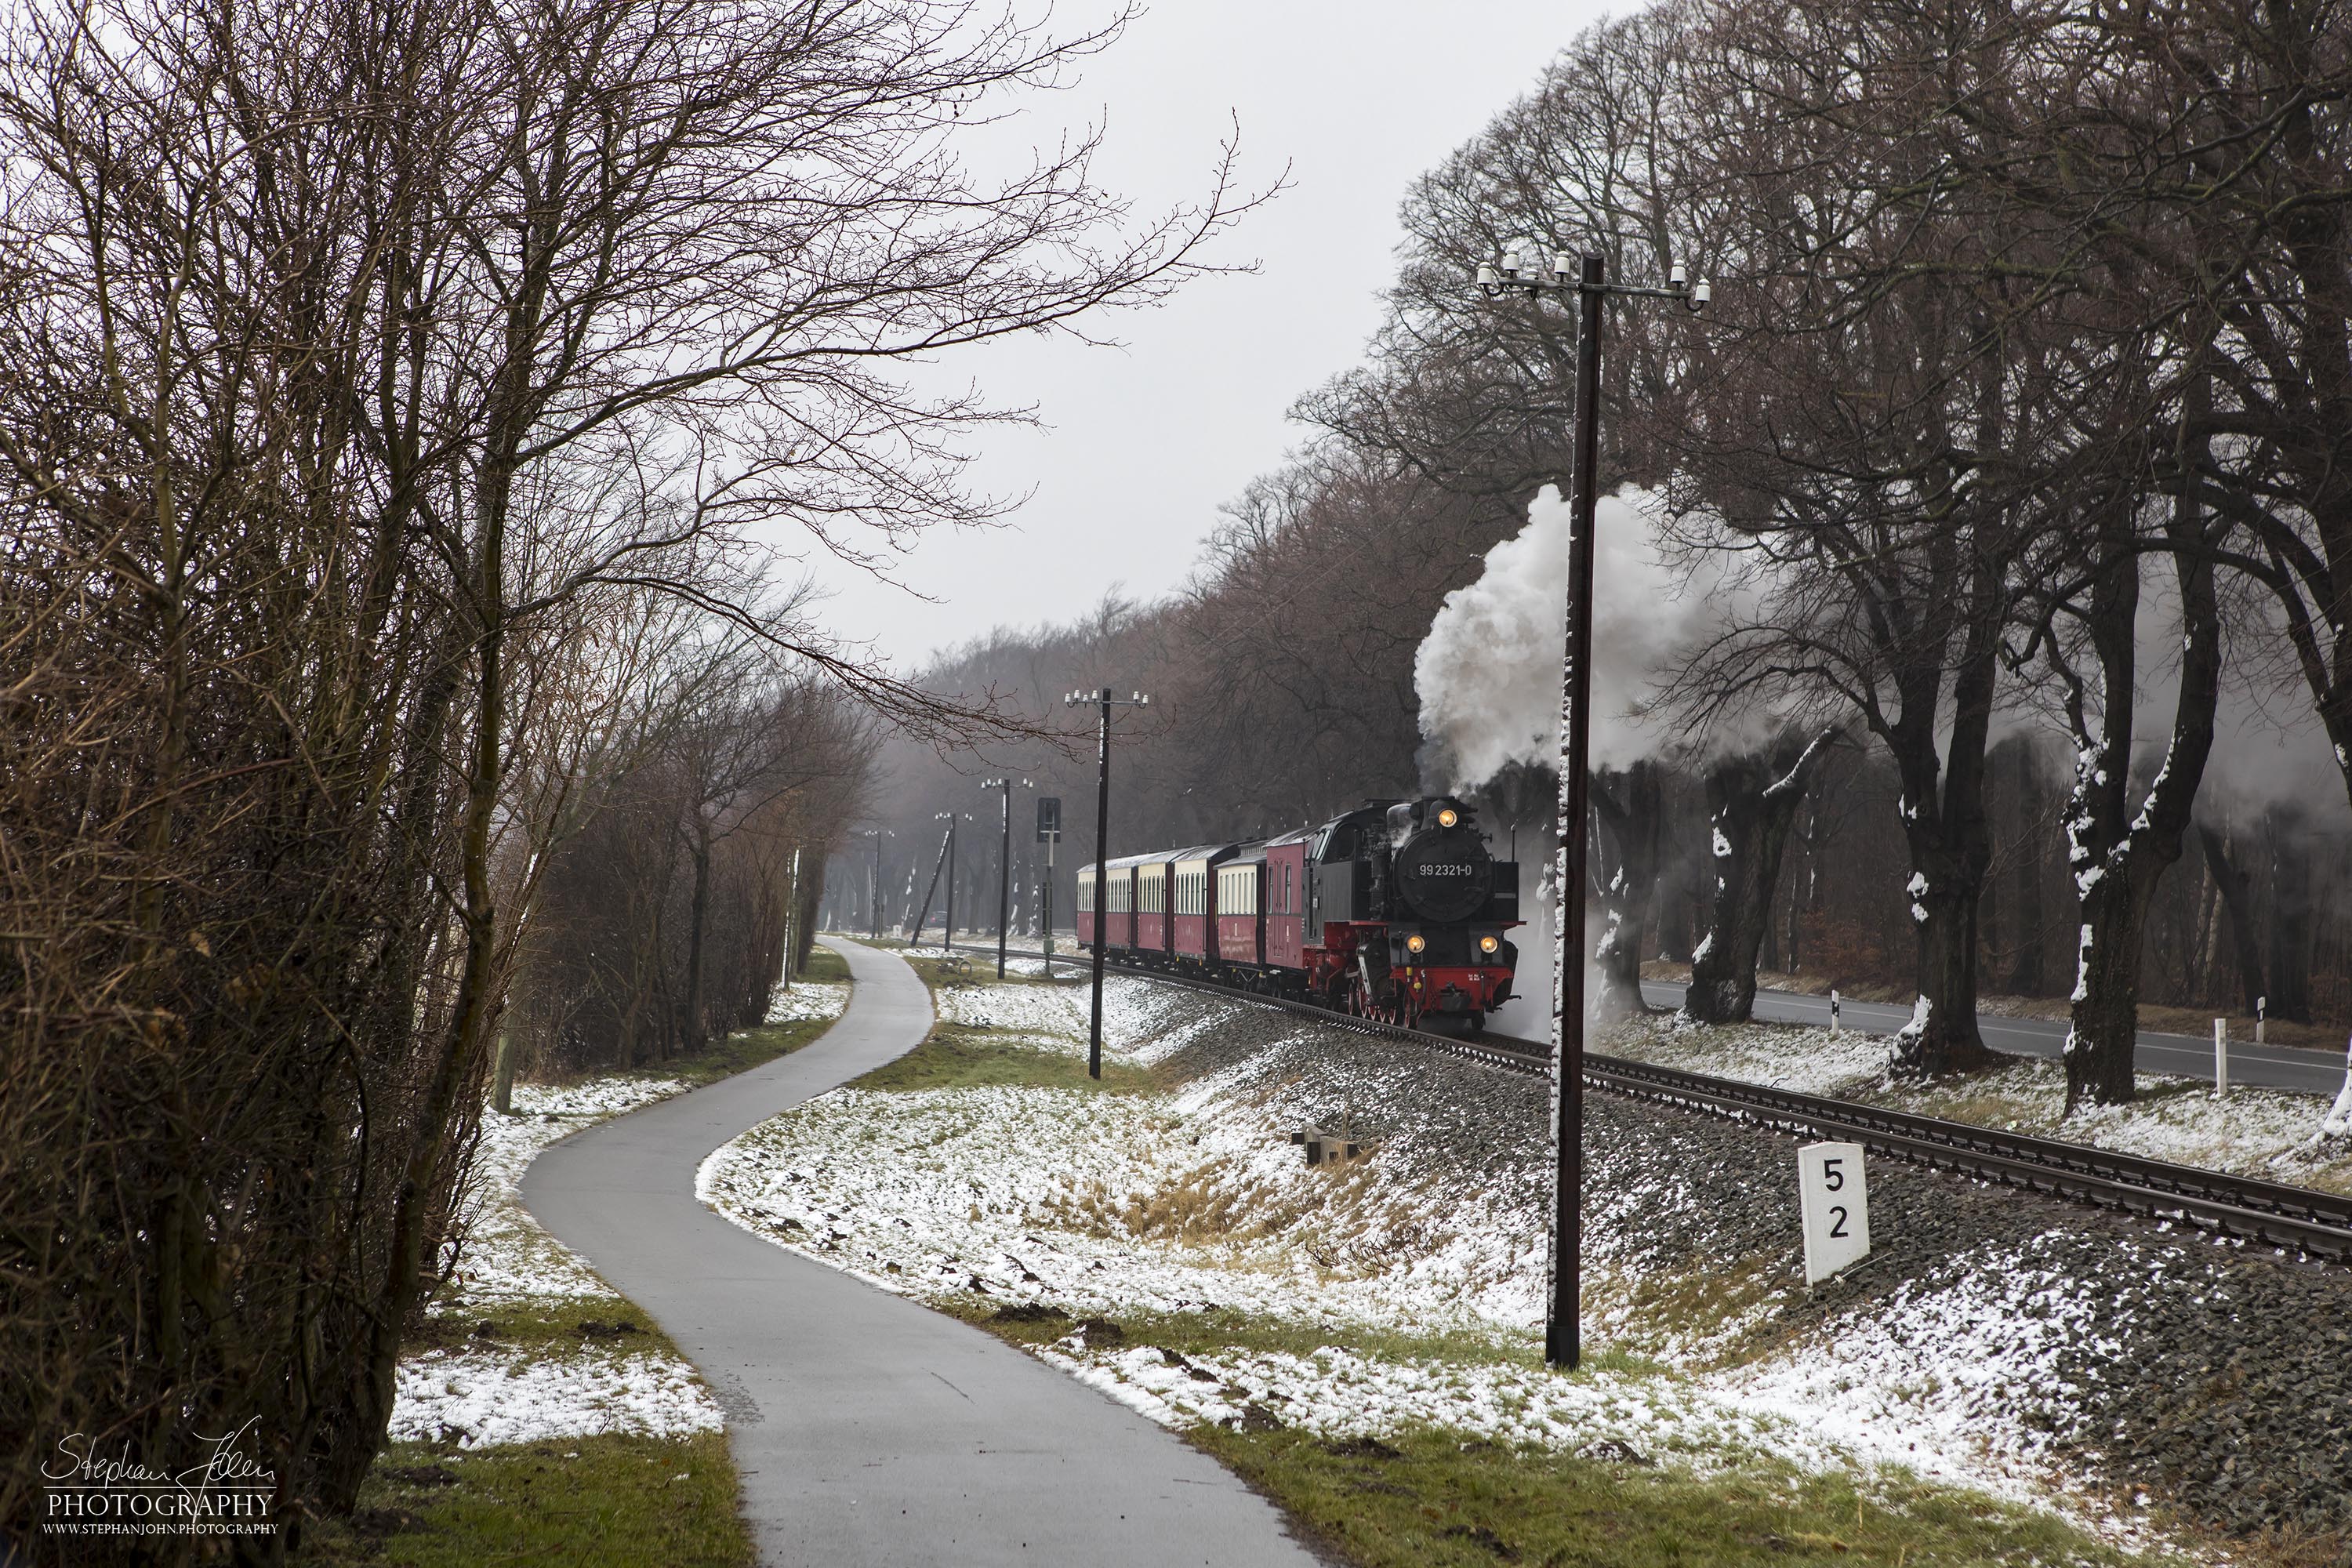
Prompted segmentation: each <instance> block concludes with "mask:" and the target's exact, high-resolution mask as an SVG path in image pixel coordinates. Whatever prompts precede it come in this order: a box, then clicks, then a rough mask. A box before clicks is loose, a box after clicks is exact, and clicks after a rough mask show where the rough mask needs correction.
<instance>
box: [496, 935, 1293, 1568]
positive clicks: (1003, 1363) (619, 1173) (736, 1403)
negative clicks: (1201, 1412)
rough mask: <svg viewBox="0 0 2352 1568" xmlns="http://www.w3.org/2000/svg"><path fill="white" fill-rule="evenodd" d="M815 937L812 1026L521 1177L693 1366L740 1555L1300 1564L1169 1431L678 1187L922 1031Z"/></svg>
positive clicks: (529, 1194)
mask: <svg viewBox="0 0 2352 1568" xmlns="http://www.w3.org/2000/svg"><path fill="white" fill-rule="evenodd" d="M826 945H828V946H830V947H832V948H834V949H835V951H836V952H840V953H841V954H842V956H843V957H845V958H846V959H847V960H848V961H849V967H850V972H851V973H852V974H853V975H854V976H855V977H856V987H855V988H854V989H853V990H852V992H851V993H850V1004H849V1010H848V1011H847V1012H846V1013H845V1014H844V1015H843V1016H842V1017H841V1019H840V1021H839V1022H837V1023H836V1024H835V1025H834V1026H833V1027H832V1028H831V1029H829V1030H827V1031H826V1032H825V1034H824V1037H823V1038H821V1039H820V1040H818V1041H817V1042H816V1043H815V1044H814V1045H811V1046H807V1047H803V1048H802V1049H801V1050H798V1051H795V1052H793V1054H792V1055H791V1056H788V1057H782V1058H778V1059H777V1060H775V1061H772V1062H770V1063H769V1064H768V1065H766V1066H765V1067H761V1068H753V1069H752V1070H751V1071H750V1072H746V1073H741V1074H739V1075H737V1076H736V1077H734V1078H731V1079H724V1080H722V1081H721V1082H719V1083H715V1084H711V1085H709V1086H708V1087H706V1088H702V1089H696V1090H694V1091H693V1092H692V1093H690V1094H683V1095H679V1096H677V1098H676V1099H673V1100H664V1101H662V1102H660V1103H659V1104H656V1105H651V1106H648V1107H646V1109H645V1110H638V1111H634V1112H632V1113H631V1114H629V1115H627V1116H623V1117H620V1118H617V1119H615V1120H614V1121H608V1122H605V1123H604V1124H602V1125H600V1126H597V1127H593V1128H590V1129H588V1130H587V1131H583V1132H581V1133H580V1134H578V1135H577V1136H575V1137H572V1138H568V1139H566V1140H564V1141H563V1142H561V1143H558V1144H556V1145H555V1146H553V1147H552V1148H551V1149H549V1150H547V1151H546V1152H543V1153H541V1155H540V1156H539V1158H538V1159H537V1160H535V1161H534V1162H532V1163H531V1166H530V1171H529V1172H528V1173H526V1175H525V1176H524V1178H523V1184H522V1196H523V1202H524V1203H525V1205H528V1206H529V1207H530V1212H531V1213H532V1214H533V1215H537V1216H538V1218H539V1220H540V1223H541V1224H542V1225H544V1226H546V1227H547V1228H548V1229H549V1230H550V1231H552V1232H553V1233H554V1234H555V1236H556V1237H558V1238H560V1239H561V1240H562V1242H563V1243H564V1244H565V1245H566V1246H568V1247H571V1248H572V1250H573V1251H575V1252H577V1253H579V1254H580V1255H581V1256H583V1258H587V1260H588V1261H589V1262H590V1263H591V1264H592V1265H593V1266H594V1268H595V1269H596V1271H597V1272H598V1273H599V1274H602V1275H603V1276H604V1278H605V1279H607V1280H608V1281H610V1282H611V1283H612V1285H613V1286H614V1289H619V1290H621V1291H622V1292H624V1293H625V1294H626V1295H627V1296H628V1297H629V1298H630V1299H631V1300H635V1302H636V1303H637V1305H639V1306H640V1307H642V1308H644V1309H645V1310H646V1311H647V1312H649V1313H651V1314H652V1315H653V1317H654V1319H655V1321H657V1322H659V1323H660V1324H661V1326H662V1327H663V1329H664V1330H666V1331H667V1332H668V1333H669V1335H670V1337H671V1338H672V1339H674V1340H676V1341H677V1343H678V1345H679V1346H680V1347H681V1348H682V1349H683V1350H684V1351H685V1352H686V1353H687V1354H688V1356H690V1357H691V1358H693V1361H694V1363H695V1365H696V1366H698V1367H699V1368H700V1369H701V1371H702V1375H703V1377H704V1378H705V1379H706V1380H707V1381H708V1382H709V1384H710V1386H711V1388H712V1390H713V1391H714V1392H715V1393H716V1394H717V1395H718V1398H719V1405H720V1407H721V1408H722V1409H723V1410H724V1411H725V1412H726V1415H727V1427H728V1433H729V1436H730V1442H731V1443H732V1445H733V1447H734V1452H735V1462H736V1465H737V1467H738V1468H740V1470H741V1472H742V1476H743V1495H744V1510H745V1513H746V1516H747V1517H748V1518H749V1519H750V1520H751V1524H752V1528H753V1530H754V1531H755V1533H756V1534H757V1536H758V1538H759V1543H760V1561H761V1563H765V1564H770V1565H783V1564H791V1565H793V1568H798V1565H800V1564H811V1565H823V1568H856V1565H859V1564H866V1563H871V1564H875V1565H877V1568H918V1565H920V1564H926V1563H940V1564H955V1565H957V1568H962V1565H965V1564H986V1563H1033V1564H1054V1565H1059V1564H1087V1565H1091V1564H1096V1563H1118V1564H1121V1565H1122V1568H1126V1565H1137V1568H1158V1565H1161V1564H1165V1565H1167V1568H1178V1565H1180V1564H1181V1565H1191V1564H1202V1563H1209V1564H1216V1565H1217V1568H1227V1565H1232V1568H1256V1565H1258V1564H1267V1565H1274V1564H1281V1565H1284V1568H1309V1565H1311V1564H1312V1563H1314V1562H1315V1559H1314V1558H1313V1557H1312V1556H1311V1555H1310V1554H1309V1553H1308V1552H1307V1551H1306V1550H1305V1549H1304V1548H1302V1547H1300V1546H1299V1545H1298V1544H1297V1543H1296V1542H1293V1541H1292V1540H1291V1539H1290V1538H1289V1537H1288V1535H1287V1534H1286V1532H1285V1529H1284V1524H1283V1520H1282V1516H1281V1514H1280V1513H1279V1512H1278V1511H1277V1510H1276V1509H1275V1508H1274V1506H1273V1505H1272V1504H1270V1503H1268V1502H1266V1501H1265V1500H1264V1499H1262V1498H1260V1497H1258V1496H1257V1495H1256V1494H1255V1493H1254V1492H1252V1491H1251V1490H1250V1489H1248V1488H1246V1487H1244V1485H1243V1484H1242V1483H1241V1482H1240V1481H1239V1480H1237V1479H1234V1476H1233V1475H1232V1474H1231V1473H1229V1472H1228V1471H1226V1470H1225V1469H1224V1468H1222V1467H1221V1466H1219V1465H1218V1464H1217V1463H1216V1462H1215V1461H1213V1460H1212V1459H1210V1458H1207V1457H1206V1456H1205V1455H1202V1454H1200V1453H1198V1452H1196V1451H1194V1450H1193V1449H1192V1448H1190V1447H1186V1446H1185V1445H1184V1444H1183V1443H1182V1442H1181V1441H1180V1440H1179V1439H1178V1438H1177V1437H1176V1436H1173V1435H1172V1434H1171V1433H1169V1432H1167V1431H1165V1430H1164V1429H1162V1428H1160V1427H1159V1426H1154V1425H1152V1424H1151V1423H1150V1422H1149V1421H1147V1420H1145V1419H1144V1418H1143V1417H1142V1416H1140V1415H1137V1414H1136V1413H1135V1412H1133V1411H1131V1410H1129V1409H1128V1408H1127V1407H1126V1406H1124V1405H1118V1404H1116V1403H1114V1402H1113V1401H1111V1400H1110V1399H1108V1398H1107V1397H1105V1396H1104V1395H1102V1394H1098V1393H1097V1392H1095V1391H1094V1390H1093V1389H1091V1388H1088V1387H1087V1386H1086V1385H1085V1384H1081V1383H1078V1382H1077V1381H1076V1380H1075V1379H1073V1378H1069V1377H1066V1376H1065V1375H1064V1374H1062V1373H1058V1372H1056V1371H1055V1370H1054V1369H1052V1368H1051V1367H1048V1366H1046V1365H1045V1364H1044V1363H1040V1362H1038V1361H1036V1360H1034V1359H1033V1358H1031V1357H1030V1356H1028V1355H1025V1354H1024V1353H1023V1352H1020V1351H1018V1350H1015V1349H1013V1347H1012V1346H1010V1345H1007V1344H1005V1343H1003V1342H1001V1341H999V1340H996V1339H994V1338H992V1337H991V1336H990V1335H988V1334H985V1333H982V1331H979V1330H978V1329H974V1328H970V1327H967V1326H966V1325H964V1324H962V1323H960V1322H957V1321H955V1320H954V1319H952V1318H948V1317H943V1316H941V1315H940V1314H939V1313H936V1312H932V1311H929V1310H926V1309H924V1308H921V1307H919V1306H916V1305H915V1304H914V1303H912V1302H910V1301H908V1300H902V1299H901V1298H898V1297H896V1296H892V1295H889V1294H887V1293H886V1292H884V1291H880V1290H877V1289H874V1288H872V1287H871V1286H868V1285H866V1284H864V1283H862V1282H860V1281H858V1280H856V1279H852V1278H850V1277H849V1276H848V1275H845V1274H843V1273H841V1272H839V1271H838V1270H835V1269H832V1268H826V1267H825V1266H824V1265H823V1264H821V1263H815V1262H812V1261H811V1260H809V1259H808V1258H803V1257H800V1256H799V1255H797V1254H795V1253H790V1252H786V1251H785V1250H784V1249H783V1248H782V1247H776V1246H773V1245H772V1244H771V1243H769V1242H766V1241H763V1240H761V1239H760V1238H759V1237H755V1236H753V1235H751V1233H750V1232H748V1231H745V1230H742V1229H741V1228H740V1227H738V1226H734V1225H730V1223H728V1222H727V1221H726V1220H724V1219H722V1218H720V1217H719V1215H716V1214H714V1213H712V1212H711V1211H710V1210H709V1209H708V1208H705V1207H704V1206H703V1205H701V1204H699V1203H698V1202H697V1201H696V1200H695V1196H694V1173H695V1170H696V1168H697V1167H698V1166H699V1165H700V1164H701V1163H702V1161H703V1158H704V1156H706V1155H707V1154H709V1152H710V1151H712V1150H713V1149H716V1148H717V1147H718V1146H719V1145H720V1144H721V1143H724V1142H728V1141H729V1140H730V1139H732V1138H734V1137H735V1136H737V1135H738V1134H739V1133H740V1132H742V1131H745V1130H746V1129H748V1128H750V1127H752V1126H754V1125H755V1124H757V1123H759V1122H761V1121H766V1120H767V1119H768V1118H769V1117H771V1116H773V1115H775V1114H777V1113H778V1112H779V1111H782V1110H789V1109H790V1108H791V1107H793V1106H795V1105H798V1104H800V1103H801V1102H802V1101H803V1100H807V1099H809V1098H810V1097H811V1096H813V1095H817V1094H822V1093H823V1092H824V1090H826V1089H831V1088H833V1087H834V1086H835V1085H836V1084H840V1083H844V1082H846V1081H847V1080H849V1079H853V1078H856V1077H857V1076H858V1075H859V1074H861V1073H864V1072H866V1071H869V1070H871V1069H872V1068H877V1067H879V1066H880V1065H882V1064H883V1063H884V1062H887V1061H889V1060H891V1059H892V1058H896V1057H898V1056H901V1055H904V1054H905V1053H906V1052H908V1051H909V1050H911V1049H913V1048H914V1047H915V1046H916V1045H918V1044H919V1043H920V1042H921V1040H922V1038H923V1037H924V1035H925V1034H926V1033H927V1032H928V1031H929V1028H930V1026H931V1018H932V1014H931V1002H930V995H929V992H928V991H926V990H925V988H924V986H923V984H922V982H921V981H920V980H919V978H917V977H916V975H915V973H914V972H913V971H912V970H911V969H909V968H908V967H907V965H906V964H905V963H903V962H901V961H900V960H899V959H898V958H896V957H894V956H892V955H890V954H888V953H887V952H879V951H877V950H875V949H873V948H868V947H865V946H862V945H860V944H858V943H856V942H833V941H828V942H827V944H826Z"/></svg>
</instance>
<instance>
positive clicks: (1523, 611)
mask: <svg viewBox="0 0 2352 1568" xmlns="http://www.w3.org/2000/svg"><path fill="white" fill-rule="evenodd" d="M1656 506H1657V498H1656V497H1655V496H1654V495H1653V494H1652V493H1650V492H1649V491H1646V490H1641V489H1633V488H1632V487H1631V486H1628V487H1627V488H1626V489H1622V490H1619V491H1618V492H1617V493H1616V494H1614V495H1610V496H1604V497H1602V498H1601V501H1600V503H1599V505H1598V506H1597V507H1596V509H1595V511H1594V530H1593V604H1592V645H1593V665H1592V752H1591V756H1592V765H1593V766H1594V767H1596V768H1622V767H1628V766H1630V765H1632V764H1633V763H1636V762H1639V761H1641V760H1642V759H1643V757H1647V756H1653V755H1655V754H1656V753H1657V752H1659V751H1661V750H1662V749H1664V744H1665V741H1666V739H1667V738H1666V737H1665V736H1664V735H1662V734H1661V733H1660V732H1659V731H1658V730H1657V729H1656V728H1655V726H1654V721H1653V720H1652V718H1651V717H1650V715H1649V714H1648V711H1647V709H1648V705H1649V703H1650V701H1651V700H1652V698H1653V696H1654V684H1655V681H1656V679H1657V678H1658V676H1659V675H1660V674H1661V673H1663V672H1664V670H1665V669H1666V668H1668V667H1669V666H1670V665H1671V663H1672V662H1673V660H1674V659H1675V656H1676V655H1677V654H1679V653H1680V652H1682V651H1683V650H1685V648H1687V647H1689V646H1690V644H1691V643H1692V641H1693V640H1694V639H1695V638H1696V637H1701V636H1703V635H1705V634H1706V633H1707V632H1710V631H1712V630H1714V629H1715V628H1716V627H1717V626H1720V625H1722V624H1723V622H1724V620H1725V617H1726V615H1727V611H1728V610H1729V609H1730V608H1731V607H1732V606H1731V605H1730V604H1729V602H1728V601H1729V595H1727V591H1726V587H1725V584H1724V582H1723V579H1722V574H1721V572H1720V569H1719V568H1713V567H1708V566H1706V565H1702V566H1701V567H1699V568H1698V569H1697V570H1696V572H1693V571H1692V570H1691V569H1689V568H1687V567H1685V566H1684V565H1681V564H1677V563H1669V562H1668V561H1667V560H1666V559H1665V558H1664V555H1663V554H1662V553H1661V552H1660V550H1659V548H1658V538H1659V530H1658V525H1657V522H1656V521H1655V520H1654V512H1655V509H1656ZM1569 522H1570V507H1569V505H1568V503H1567V502H1566V501H1565V500H1561V499H1560V495H1559V491H1558V490H1557V489H1553V488H1552V487H1551V486H1549V485H1547V486H1545V487H1544V489H1542V491H1541V492H1539V493H1538V495H1537V497H1536V499H1535V500H1533V501H1531V502H1529V503H1528V525H1527V527H1526V528H1524V529H1522V530H1520V531H1519V532H1518V534H1517V536H1516V537H1514V538H1510V539H1507V540H1505V541H1503V542H1502V543H1500V544H1497V545H1496V546H1495V548H1494V549H1492V550H1490V551H1488V552H1486V570H1485V571H1484V572H1483V573H1481V574H1480V575H1479V577H1478V580H1477V581H1476V582H1475V583H1472V584H1469V585H1468V586H1466V587H1463V588H1457V589H1455V590H1454V592H1453V593H1451V594H1448V595H1446V596H1445V602H1444V605H1441V606H1440V607H1439V609H1438V612H1437V616H1436V618H1435V619H1434V620H1433V621H1432V622H1431V623H1430V626H1429V636H1428V637H1426V638H1424V639H1423V642H1422V645H1421V651H1420V652H1419V653H1417V654H1415V655H1414V656H1413V687H1414V689H1415V690H1416V691H1417V692H1418V693H1419V694H1420V697H1421V732H1422V736H1423V740H1424V741H1425V742H1427V746H1426V747H1425V749H1424V751H1423V762H1422V771H1423V782H1424V783H1426V784H1431V785H1432V786H1433V787H1440V788H1444V789H1448V790H1452V791H1455V792H1464V791H1468V790H1473V789H1475V788H1476V787H1477V786H1479V785H1480V784H1485V783H1486V781H1487V780H1489V779H1491V778H1493V777H1494V776H1495V775H1496V773H1500V772H1501V771H1502V770H1503V769H1504V768H1505V767H1506V766H1507V765H1508V764H1510V763H1515V762H1516V763H1545V764H1548V765H1549V764H1552V763H1556V762H1557V761H1558V759H1559V698H1560V652H1561V648H1560V644H1561V641H1562V639H1563V638H1564V637H1566V635H1567V628H1568V541H1569ZM1676 739H1679V737H1676Z"/></svg>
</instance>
